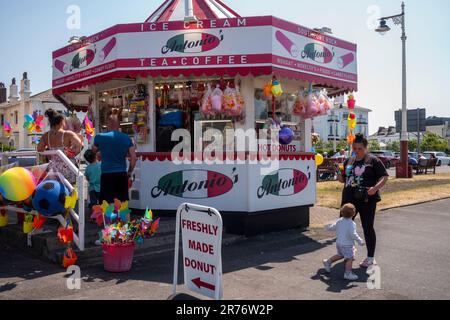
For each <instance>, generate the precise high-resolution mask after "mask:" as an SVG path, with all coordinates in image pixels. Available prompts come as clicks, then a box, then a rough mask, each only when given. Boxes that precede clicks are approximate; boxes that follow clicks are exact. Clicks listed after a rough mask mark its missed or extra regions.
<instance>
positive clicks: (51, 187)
mask: <svg viewBox="0 0 450 320" xmlns="http://www.w3.org/2000/svg"><path fill="white" fill-rule="evenodd" d="M68 196H69V191H68V190H67V188H66V187H65V186H64V184H63V183H62V182H59V181H56V180H46V181H44V182H42V183H41V184H40V185H39V186H38V187H37V188H36V192H35V193H34V196H33V207H34V209H35V210H36V211H38V212H39V213H40V214H42V215H43V216H45V217H52V216H55V215H58V214H61V213H64V212H65V210H66V208H65V204H66V198H67V197H68Z"/></svg>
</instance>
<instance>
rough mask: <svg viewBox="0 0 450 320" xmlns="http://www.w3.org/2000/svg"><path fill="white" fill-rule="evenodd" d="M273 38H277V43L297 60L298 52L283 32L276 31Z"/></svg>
mask: <svg viewBox="0 0 450 320" xmlns="http://www.w3.org/2000/svg"><path fill="white" fill-rule="evenodd" d="M275 37H276V38H277V40H278V42H279V43H280V44H281V45H282V46H283V48H284V49H286V51H287V52H289V54H290V55H291V56H292V57H293V58H297V57H298V56H299V54H300V50H299V49H298V47H297V46H296V45H295V43H294V42H293V41H292V40H291V39H289V38H288V37H287V36H286V35H285V34H284V33H283V32H281V31H277V32H276V33H275Z"/></svg>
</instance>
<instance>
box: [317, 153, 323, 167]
mask: <svg viewBox="0 0 450 320" xmlns="http://www.w3.org/2000/svg"><path fill="white" fill-rule="evenodd" d="M324 161H325V159H324V157H323V155H321V154H320V153H318V154H316V165H317V166H318V167H320V166H321V165H322V164H323V162H324Z"/></svg>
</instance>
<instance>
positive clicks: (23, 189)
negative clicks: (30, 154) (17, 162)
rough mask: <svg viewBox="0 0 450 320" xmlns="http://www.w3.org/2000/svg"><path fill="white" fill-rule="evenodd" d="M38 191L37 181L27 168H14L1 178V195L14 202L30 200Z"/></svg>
mask: <svg viewBox="0 0 450 320" xmlns="http://www.w3.org/2000/svg"><path fill="white" fill-rule="evenodd" d="M35 189H36V179H35V178H34V176H33V174H32V173H31V172H30V171H28V170H27V169H25V168H20V167H17V168H12V169H9V170H7V171H5V172H4V173H3V174H2V175H1V176H0V193H1V195H2V197H3V198H5V199H6V200H9V201H12V202H20V201H24V200H26V199H28V198H29V197H31V195H32V194H33V192H34V190H35Z"/></svg>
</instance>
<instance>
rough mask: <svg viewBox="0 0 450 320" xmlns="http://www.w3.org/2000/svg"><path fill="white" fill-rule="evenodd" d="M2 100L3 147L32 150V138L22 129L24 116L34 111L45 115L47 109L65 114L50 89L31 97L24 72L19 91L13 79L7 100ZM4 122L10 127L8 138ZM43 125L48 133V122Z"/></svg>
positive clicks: (0, 140) (1, 138) (0, 102)
mask: <svg viewBox="0 0 450 320" xmlns="http://www.w3.org/2000/svg"><path fill="white" fill-rule="evenodd" d="M3 90H4V91H5V90H6V88H3ZM0 96H6V95H0ZM3 100H6V101H0V125H1V127H0V142H1V143H2V144H3V145H9V146H12V147H14V148H16V149H28V148H33V145H32V136H31V135H29V134H28V131H27V130H26V129H25V128H24V127H23V125H24V120H25V115H27V114H33V112H35V111H36V112H37V113H38V114H45V111H47V110H48V109H53V110H56V111H59V112H67V109H66V107H65V106H64V105H63V104H61V103H60V102H59V101H58V100H56V99H55V97H54V96H53V94H52V90H51V89H49V90H47V91H44V92H41V93H38V94H36V95H31V83H30V80H29V79H28V75H27V73H26V72H25V73H24V74H23V78H22V80H21V84H20V91H19V87H18V85H17V84H16V80H15V79H13V80H12V81H11V85H10V87H9V96H8V99H3ZM6 121H7V122H8V123H9V124H10V125H11V129H12V132H11V135H10V136H9V137H8V136H7V135H6V133H5V132H4V130H3V127H4V124H5V122H6ZM44 123H45V127H44V128H43V129H44V130H45V131H48V130H49V125H48V121H47V120H45V122H44Z"/></svg>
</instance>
